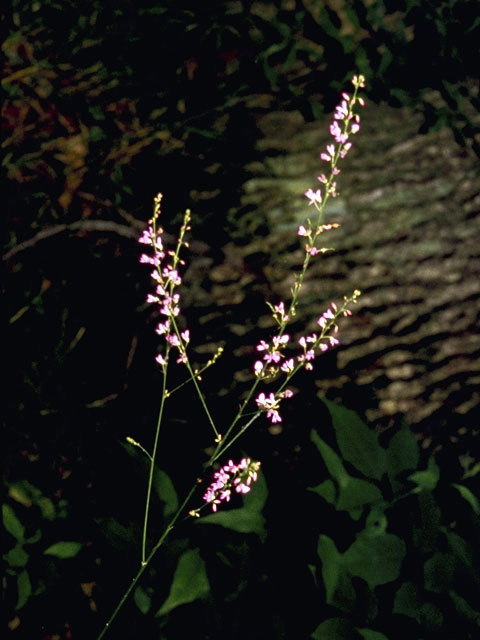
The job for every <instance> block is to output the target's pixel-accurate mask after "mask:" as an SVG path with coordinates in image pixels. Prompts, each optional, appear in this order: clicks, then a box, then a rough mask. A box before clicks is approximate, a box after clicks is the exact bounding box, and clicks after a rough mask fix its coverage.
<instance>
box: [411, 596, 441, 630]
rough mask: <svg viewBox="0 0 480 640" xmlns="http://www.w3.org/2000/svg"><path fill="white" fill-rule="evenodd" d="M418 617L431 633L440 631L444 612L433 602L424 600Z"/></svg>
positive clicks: (420, 622) (418, 620) (419, 621)
mask: <svg viewBox="0 0 480 640" xmlns="http://www.w3.org/2000/svg"><path fill="white" fill-rule="evenodd" d="M416 619H417V622H418V623H419V624H421V625H422V627H424V628H425V630H426V631H428V632H430V633H432V632H433V633H434V632H437V631H440V629H441V628H442V624H443V614H442V612H441V611H440V609H439V608H438V607H436V606H435V605H434V604H433V603H432V602H424V603H423V604H421V605H420V607H419V609H418V613H417V616H416Z"/></svg>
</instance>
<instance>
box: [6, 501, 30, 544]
mask: <svg viewBox="0 0 480 640" xmlns="http://www.w3.org/2000/svg"><path fill="white" fill-rule="evenodd" d="M2 517H3V526H4V527H5V529H6V530H7V531H8V533H11V534H12V536H13V537H14V538H15V540H18V542H23V540H24V535H25V527H24V526H23V524H22V523H21V522H20V520H19V519H18V518H17V516H16V515H15V512H14V510H13V509H12V507H11V506H10V505H9V504H2Z"/></svg>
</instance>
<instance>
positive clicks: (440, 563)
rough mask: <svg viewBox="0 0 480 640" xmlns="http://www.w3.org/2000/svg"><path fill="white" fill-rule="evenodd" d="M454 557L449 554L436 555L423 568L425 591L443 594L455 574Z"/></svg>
mask: <svg viewBox="0 0 480 640" xmlns="http://www.w3.org/2000/svg"><path fill="white" fill-rule="evenodd" d="M455 565H456V561H455V556H454V555H453V554H451V553H436V554H435V555H434V556H432V557H431V558H429V559H428V560H427V561H426V562H425V564H424V566H423V574H424V577H425V589H428V590H429V591H433V592H434V593H443V592H444V591H446V590H447V589H448V588H449V586H450V585H451V584H452V580H453V574H454V572H455Z"/></svg>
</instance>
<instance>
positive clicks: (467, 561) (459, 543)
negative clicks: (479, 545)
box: [445, 529, 472, 567]
mask: <svg viewBox="0 0 480 640" xmlns="http://www.w3.org/2000/svg"><path fill="white" fill-rule="evenodd" d="M445 536H446V538H447V540H448V544H449V545H450V549H451V550H452V551H453V553H454V554H455V555H456V557H457V558H459V560H460V561H461V562H463V564H464V565H466V566H467V567H471V566H472V551H471V547H470V545H469V544H468V543H467V541H466V540H464V539H463V538H462V537H461V536H459V535H458V533H455V532H454V531H450V529H446V530H445Z"/></svg>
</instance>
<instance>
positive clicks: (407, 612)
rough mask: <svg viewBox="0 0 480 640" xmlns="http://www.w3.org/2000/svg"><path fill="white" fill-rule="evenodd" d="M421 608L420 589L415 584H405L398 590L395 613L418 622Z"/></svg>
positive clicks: (394, 604) (394, 607)
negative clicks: (419, 608)
mask: <svg viewBox="0 0 480 640" xmlns="http://www.w3.org/2000/svg"><path fill="white" fill-rule="evenodd" d="M418 607H419V598H418V589H417V587H416V585H414V584H413V582H404V583H403V584H402V585H401V586H400V588H399V589H398V591H397V593H396V595H395V600H394V603H393V613H399V614H401V615H404V616H408V617H409V618H413V619H414V620H416V618H417V614H418Z"/></svg>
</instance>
